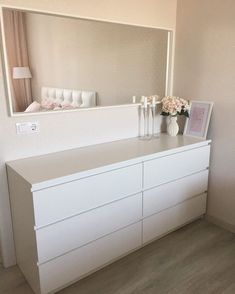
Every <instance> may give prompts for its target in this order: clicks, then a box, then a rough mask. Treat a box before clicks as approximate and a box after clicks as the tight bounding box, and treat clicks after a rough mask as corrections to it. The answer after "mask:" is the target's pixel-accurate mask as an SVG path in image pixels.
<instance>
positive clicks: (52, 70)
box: [1, 8, 170, 114]
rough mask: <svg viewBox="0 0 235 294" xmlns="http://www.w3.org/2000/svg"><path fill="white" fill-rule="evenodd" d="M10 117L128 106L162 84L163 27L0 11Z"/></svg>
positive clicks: (165, 40)
mask: <svg viewBox="0 0 235 294" xmlns="http://www.w3.org/2000/svg"><path fill="white" fill-rule="evenodd" d="M1 12H2V17H1V23H2V39H3V49H4V61H5V68H6V81H7V89H8V97H9V101H10V103H9V104H10V108H11V109H10V112H11V114H18V113H31V112H38V113H42V112H48V111H58V110H70V109H80V108H87V107H97V106H110V105H117V104H129V103H131V102H132V96H136V97H137V102H138V98H139V97H141V96H142V95H144V96H149V95H155V94H157V95H159V96H160V97H163V96H164V95H165V94H166V90H167V88H168V87H169V85H167V80H168V75H169V66H168V65H169V56H168V55H169V52H170V50H169V46H170V44H169V40H170V37H169V35H170V32H169V31H167V30H161V29H154V28H145V27H138V26H131V25H124V24H116V23H109V22H101V21H94V20H86V19H79V18H71V17H67V16H58V15H51V14H45V13H39V12H32V11H22V10H16V9H11V8H2V11H1Z"/></svg>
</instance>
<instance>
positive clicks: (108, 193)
mask: <svg viewBox="0 0 235 294" xmlns="http://www.w3.org/2000/svg"><path fill="white" fill-rule="evenodd" d="M141 182H142V165H141V164H137V165H133V166H128V167H126V168H121V169H117V170H113V171H110V172H107V173H102V174H98V175H95V176H91V177H88V178H84V179H81V180H77V181H74V182H70V183H66V184H63V185H58V186H55V187H51V188H48V189H43V190H40V191H37V192H34V193H33V199H34V210H35V224H36V226H44V225H47V224H50V223H53V222H55V221H58V220H61V219H63V218H66V217H69V216H72V215H74V214H78V213H80V212H83V211H86V210H89V209H92V208H95V207H98V206H101V205H103V204H105V203H109V202H112V201H114V200H117V199H120V198H123V197H125V196H129V195H134V194H136V193H139V192H140V191H141V189H142V187H141Z"/></svg>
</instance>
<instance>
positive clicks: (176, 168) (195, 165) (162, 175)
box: [144, 146, 210, 189]
mask: <svg viewBox="0 0 235 294" xmlns="http://www.w3.org/2000/svg"><path fill="white" fill-rule="evenodd" d="M209 156H210V146H205V147H200V148H195V149H191V150H188V151H184V152H179V153H176V154H173V155H169V156H165V157H161V158H157V159H154V160H149V161H146V162H145V163H144V189H148V188H152V187H155V186H158V185H161V184H164V183H167V182H170V181H173V180H176V179H180V178H182V177H185V176H188V175H190V174H193V173H196V172H199V171H202V170H205V169H206V168H208V166H209Z"/></svg>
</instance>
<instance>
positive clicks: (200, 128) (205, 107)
mask: <svg viewBox="0 0 235 294" xmlns="http://www.w3.org/2000/svg"><path fill="white" fill-rule="evenodd" d="M212 107H213V102H209V101H196V100H193V101H191V102H190V112H189V118H188V119H187V120H186V123H185V128H184V135H185V136H191V137H198V138H201V139H206V135H207V131H208V127H209V122H210V117H211V112H212Z"/></svg>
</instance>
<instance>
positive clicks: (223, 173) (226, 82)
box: [174, 0, 235, 228]
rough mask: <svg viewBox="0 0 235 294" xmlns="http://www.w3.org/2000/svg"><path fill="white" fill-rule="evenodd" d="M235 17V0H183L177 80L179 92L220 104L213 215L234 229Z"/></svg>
mask: <svg viewBox="0 0 235 294" xmlns="http://www.w3.org/2000/svg"><path fill="white" fill-rule="evenodd" d="M234 16H235V1H231V0H225V1H219V0H206V1H205V0H197V1H195V0H179V1H178V12H177V33H176V63H175V82H174V85H175V86H174V93H175V95H179V96H181V97H184V98H190V99H199V100H210V101H213V102H214V109H213V113H212V119H211V126H210V128H209V134H208V137H209V138H211V139H212V140H213V148H212V150H211V151H212V152H211V169H210V179H209V194H208V199H209V200H208V211H207V213H208V215H209V216H212V218H211V219H217V220H218V223H224V224H226V223H227V224H228V225H227V227H230V228H231V227H233V228H235V213H234V208H235V197H234V194H235V156H234V150H235V132H234V129H235V119H234V111H233V110H234V109H235V99H234V97H235V83H234V80H235V67H234V64H235V17H234ZM219 220H220V221H219Z"/></svg>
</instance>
